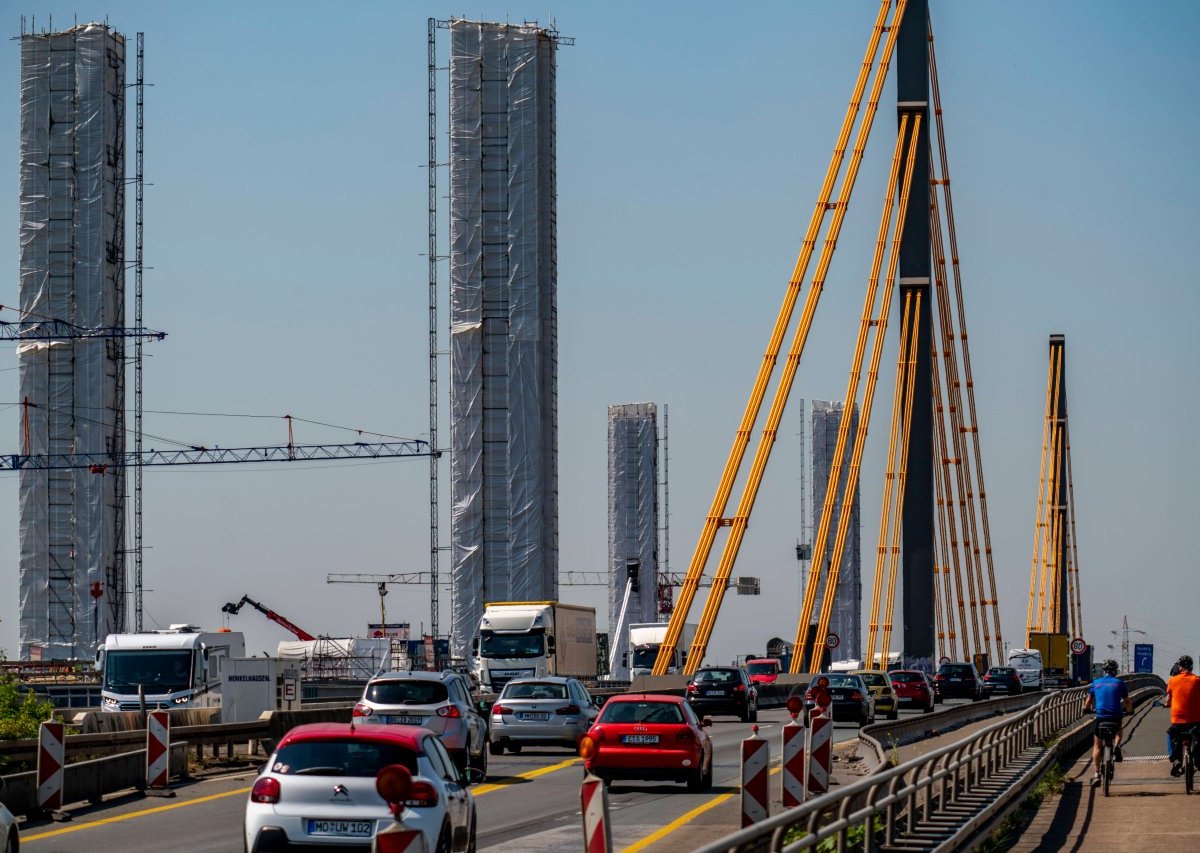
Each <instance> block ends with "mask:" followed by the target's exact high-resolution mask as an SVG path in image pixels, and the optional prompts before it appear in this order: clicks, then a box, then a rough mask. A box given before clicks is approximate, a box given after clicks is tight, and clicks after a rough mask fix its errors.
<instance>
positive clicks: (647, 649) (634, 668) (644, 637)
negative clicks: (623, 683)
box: [629, 622, 696, 679]
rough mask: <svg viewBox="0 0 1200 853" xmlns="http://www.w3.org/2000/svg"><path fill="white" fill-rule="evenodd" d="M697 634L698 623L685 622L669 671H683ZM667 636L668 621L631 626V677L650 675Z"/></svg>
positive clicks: (640, 623)
mask: <svg viewBox="0 0 1200 853" xmlns="http://www.w3.org/2000/svg"><path fill="white" fill-rule="evenodd" d="M695 636H696V625H695V624H694V623H691V622H688V623H685V624H684V626H683V628H682V629H681V631H680V634H679V642H678V643H676V644H675V653H674V655H672V656H671V663H670V664H668V666H667V672H668V673H677V672H683V665H684V663H686V662H687V653H688V649H689V648H690V647H691V645H692V640H693V639H694V638H695ZM666 637H667V623H666V622H639V623H635V624H633V625H630V626H629V677H630V678H631V679H632V678H636V677H637V676H639V675H650V673H652V672H653V671H654V664H655V662H656V661H657V660H658V650H659V648H660V647H661V646H662V644H663V641H664V640H665V639H666Z"/></svg>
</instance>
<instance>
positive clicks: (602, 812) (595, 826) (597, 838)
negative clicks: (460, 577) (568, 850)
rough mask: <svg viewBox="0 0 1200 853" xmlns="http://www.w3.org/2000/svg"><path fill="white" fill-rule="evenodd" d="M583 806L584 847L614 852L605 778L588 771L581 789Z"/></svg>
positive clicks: (594, 852) (590, 850)
mask: <svg viewBox="0 0 1200 853" xmlns="http://www.w3.org/2000/svg"><path fill="white" fill-rule="evenodd" d="M579 799H580V802H581V804H582V806H583V809H582V811H583V849H584V850H585V851H587V853H612V849H613V848H612V836H611V835H610V834H609V831H608V791H606V790H605V789H604V780H602V779H600V778H599V777H598V776H593V775H592V774H591V773H588V774H587V775H585V776H584V777H583V785H582V787H581V788H580V789H579Z"/></svg>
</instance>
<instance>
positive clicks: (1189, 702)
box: [1167, 655, 1200, 776]
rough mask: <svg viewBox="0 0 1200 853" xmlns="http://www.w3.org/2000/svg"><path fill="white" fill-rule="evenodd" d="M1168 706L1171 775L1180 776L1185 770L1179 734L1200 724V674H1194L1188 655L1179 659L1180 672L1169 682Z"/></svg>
mask: <svg viewBox="0 0 1200 853" xmlns="http://www.w3.org/2000/svg"><path fill="white" fill-rule="evenodd" d="M1167 707H1168V708H1170V709H1171V727H1170V728H1169V729H1167V738H1168V739H1169V740H1170V741H1171V775H1172V776H1178V775H1179V774H1180V773H1182V772H1183V755H1182V754H1181V752H1182V751H1181V749H1180V739H1179V737H1177V735H1179V734H1180V733H1181V732H1183V731H1185V730H1187V729H1190V728H1191V727H1192V726H1195V725H1200V676H1196V675H1193V674H1192V659H1191V657H1190V656H1188V655H1184V656H1183V657H1181V658H1180V659H1179V674H1178V675H1175V676H1172V677H1171V680H1170V681H1168V682H1167ZM1193 742H1195V741H1194V740H1193Z"/></svg>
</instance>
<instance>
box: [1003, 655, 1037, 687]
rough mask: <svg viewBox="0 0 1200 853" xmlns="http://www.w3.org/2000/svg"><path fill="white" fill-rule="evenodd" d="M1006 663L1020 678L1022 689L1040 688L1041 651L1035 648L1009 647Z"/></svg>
mask: <svg viewBox="0 0 1200 853" xmlns="http://www.w3.org/2000/svg"><path fill="white" fill-rule="evenodd" d="M1008 665H1009V666H1011V667H1012V668H1013V669H1015V670H1016V671H1017V675H1018V676H1020V678H1021V689H1022V690H1041V689H1042V653H1041V652H1040V651H1038V650H1037V649H1009V650H1008Z"/></svg>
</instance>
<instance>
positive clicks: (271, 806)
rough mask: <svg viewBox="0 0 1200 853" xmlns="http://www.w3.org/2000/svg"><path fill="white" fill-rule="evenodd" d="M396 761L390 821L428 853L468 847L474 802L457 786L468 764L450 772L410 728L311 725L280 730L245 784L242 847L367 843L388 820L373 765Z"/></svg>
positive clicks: (427, 740)
mask: <svg viewBox="0 0 1200 853" xmlns="http://www.w3.org/2000/svg"><path fill="white" fill-rule="evenodd" d="M389 764H399V765H402V766H403V767H405V768H407V769H408V771H409V773H410V774H412V792H411V794H410V795H409V798H408V799H407V800H406V801H405V803H404V810H403V812H402V813H401V815H400V817H401V819H402V820H403V821H404V823H405V825H406V826H408V827H409V828H410V829H417V830H420V832H421V834H422V835H423V836H424V840H425V849H426V850H428V851H430V853H450V851H453V850H462V851H467V850H470V851H473V850H474V849H475V831H476V824H475V799H474V797H472V796H471V792H470V791H469V790H468V789H467V786H468V785H469V784H470V783H471V782H473V781H479V780H480V779H481V778H482V775H481V774H480V773H479V772H478V771H476V770H468V771H466V772H465V773H463V772H461V771H459V769H458V768H457V767H456V766H455V764H454V762H453V761H452V760H451V758H450V755H449V753H447V752H446V748H445V747H444V746H442V743H441V741H440V740H438V738H437V737H436V736H435V735H433V734H432V733H430V732H429V731H428V730H426V729H422V728H419V727H416V726H400V725H394V726H356V725H353V724H350V723H312V724H309V725H304V726H297V727H296V728H294V729H292V730H291V731H290V732H288V733H287V734H286V735H285V736H284V737H283V739H282V740H281V741H280V742H279V745H278V746H277V747H276V748H275V752H274V753H273V754H272V755H271V757H270V759H269V760H268V761H267V763H266V764H265V765H263V769H262V772H261V773H260V774H259V776H258V778H257V779H255V781H254V787H253V788H252V789H251V791H250V798H249V800H248V801H247V803H246V817H245V824H244V828H245V833H244V834H245V849H246V851H248V853H260V851H261V853H266V852H267V851H271V850H287V849H291V845H293V844H296V845H305V846H304V849H306V850H307V849H315V850H319V849H320V848H321V847H322V846H336V847H338V848H339V849H345V848H347V847H361V848H362V849H363V850H368V849H370V847H371V842H372V839H373V838H374V837H375V833H376V832H377V831H379V830H382V829H385V828H386V827H388V826H390V825H391V824H393V823H394V822H395V817H394V816H393V815H392V812H391V810H390V808H389V807H388V804H387V803H386V802H385V801H384V800H383V798H382V797H380V796H379V793H378V791H377V790H376V788H375V777H376V774H378V772H379V770H380V768H382V767H385V766H387V765H389Z"/></svg>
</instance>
